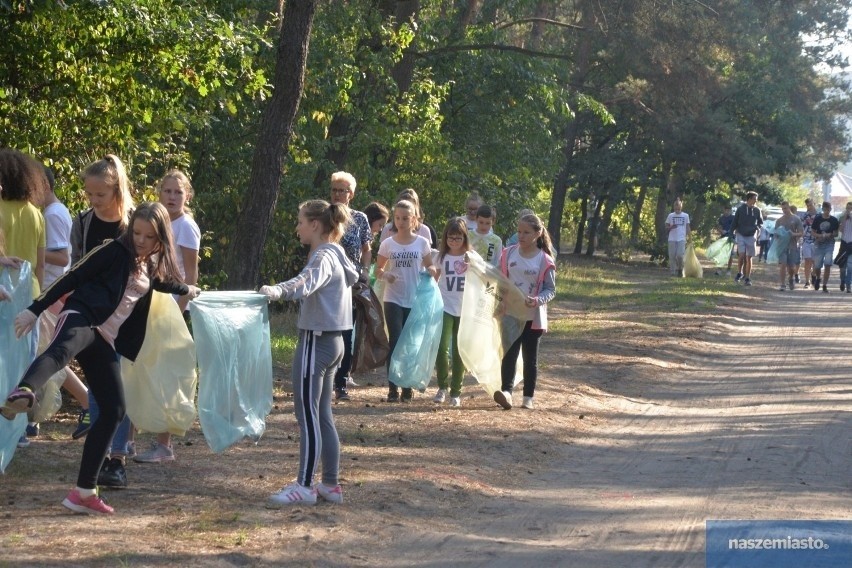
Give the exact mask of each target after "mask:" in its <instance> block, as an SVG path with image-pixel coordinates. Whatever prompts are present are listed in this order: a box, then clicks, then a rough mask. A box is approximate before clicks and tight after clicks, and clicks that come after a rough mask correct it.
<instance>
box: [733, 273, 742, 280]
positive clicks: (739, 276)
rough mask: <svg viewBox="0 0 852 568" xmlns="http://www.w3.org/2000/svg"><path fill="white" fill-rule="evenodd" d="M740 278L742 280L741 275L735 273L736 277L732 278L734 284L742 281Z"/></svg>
mask: <svg viewBox="0 0 852 568" xmlns="http://www.w3.org/2000/svg"><path fill="white" fill-rule="evenodd" d="M742 278H743V273H742V272H737V275H736V276H734V282H739V281H740V280H742Z"/></svg>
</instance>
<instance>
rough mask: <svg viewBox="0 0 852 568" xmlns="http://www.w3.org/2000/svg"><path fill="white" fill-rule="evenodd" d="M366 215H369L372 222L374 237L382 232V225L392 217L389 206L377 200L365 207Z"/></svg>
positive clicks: (369, 220) (371, 229)
mask: <svg viewBox="0 0 852 568" xmlns="http://www.w3.org/2000/svg"><path fill="white" fill-rule="evenodd" d="M364 215H366V216H367V221H368V222H369V223H370V231H371V232H372V233H373V237H375V236H376V235H378V234H379V233H381V232H382V227H384V226H385V224H387V222H388V219H390V214H389V213H388V208H387V207H385V206H384V205H382V204H381V203H378V202H376V201H373V202H371V203H369V204H368V205H367V206H366V207H364Z"/></svg>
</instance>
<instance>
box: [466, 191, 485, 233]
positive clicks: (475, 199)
mask: <svg viewBox="0 0 852 568" xmlns="http://www.w3.org/2000/svg"><path fill="white" fill-rule="evenodd" d="M480 207H482V198H481V197H480V196H479V193H477V192H476V191H471V192H470V195H468V196H467V199H466V200H465V202H464V208H465V217H464V220H465V224H466V225H467V232H468V233H472V232H473V231H475V230H476V213H477V212H478V211H479V208H480Z"/></svg>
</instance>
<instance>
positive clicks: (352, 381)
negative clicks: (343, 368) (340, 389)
mask: <svg viewBox="0 0 852 568" xmlns="http://www.w3.org/2000/svg"><path fill="white" fill-rule="evenodd" d="M346 386H347V387H357V386H360V385H359V384H358V383H356V382H355V379H353V378H352V375H348V376H347V377H346Z"/></svg>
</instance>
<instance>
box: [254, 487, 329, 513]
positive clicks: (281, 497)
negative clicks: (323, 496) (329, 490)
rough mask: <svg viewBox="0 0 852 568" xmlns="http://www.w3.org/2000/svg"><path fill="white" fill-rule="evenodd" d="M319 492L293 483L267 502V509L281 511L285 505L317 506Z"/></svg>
mask: <svg viewBox="0 0 852 568" xmlns="http://www.w3.org/2000/svg"><path fill="white" fill-rule="evenodd" d="M316 504H317V490H316V489H313V488H311V487H304V486H303V485H299V484H298V483H295V482H294V483H291V484H290V485H288V486H287V487H285V488H284V489H282V490H281V491H279V492H278V493H276V494H275V495H272V496H270V497H269V499H268V500H267V501H266V508H267V509H280V508H281V507H283V506H284V505H316Z"/></svg>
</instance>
